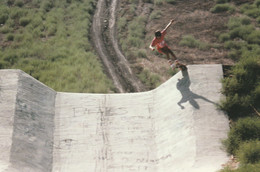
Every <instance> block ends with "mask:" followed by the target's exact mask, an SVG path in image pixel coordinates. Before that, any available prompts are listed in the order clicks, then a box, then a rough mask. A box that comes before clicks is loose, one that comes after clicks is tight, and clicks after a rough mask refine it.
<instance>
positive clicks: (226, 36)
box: [218, 33, 230, 42]
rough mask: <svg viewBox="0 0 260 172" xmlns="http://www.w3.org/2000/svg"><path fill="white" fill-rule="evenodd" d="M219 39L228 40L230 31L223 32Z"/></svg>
mask: <svg viewBox="0 0 260 172" xmlns="http://www.w3.org/2000/svg"><path fill="white" fill-rule="evenodd" d="M218 39H219V41H220V42H226V41H228V40H229V39H230V35H229V33H222V34H220V35H219V37H218Z"/></svg>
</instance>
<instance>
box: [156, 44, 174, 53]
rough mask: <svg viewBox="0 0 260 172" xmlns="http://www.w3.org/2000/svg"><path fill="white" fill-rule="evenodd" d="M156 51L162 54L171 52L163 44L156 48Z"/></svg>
mask: <svg viewBox="0 0 260 172" xmlns="http://www.w3.org/2000/svg"><path fill="white" fill-rule="evenodd" d="M157 50H158V52H159V53H162V54H169V53H171V50H170V48H169V47H168V46H167V45H166V46H164V47H163V48H157Z"/></svg>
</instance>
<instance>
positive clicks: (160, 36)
mask: <svg viewBox="0 0 260 172" xmlns="http://www.w3.org/2000/svg"><path fill="white" fill-rule="evenodd" d="M173 22H174V20H171V21H170V23H169V24H168V25H167V26H166V27H165V28H164V29H163V30H162V31H159V30H157V31H156V32H155V37H154V38H153V41H152V43H151V44H150V46H149V48H150V49H151V50H153V51H154V50H155V48H153V47H156V49H157V51H158V52H159V53H162V54H165V55H166V56H167V59H168V60H169V61H168V62H169V64H170V66H171V68H172V69H173V70H174V69H175V67H177V68H180V69H181V70H186V69H187V67H186V66H185V65H184V64H181V63H179V61H178V60H177V57H176V55H175V54H174V53H173V52H172V50H171V49H170V48H169V47H168V45H167V44H166V42H165V40H164V36H165V35H166V30H167V29H168V28H169V27H170V26H171V24H172V23H173ZM170 55H171V56H172V57H173V60H172V59H171V58H170Z"/></svg>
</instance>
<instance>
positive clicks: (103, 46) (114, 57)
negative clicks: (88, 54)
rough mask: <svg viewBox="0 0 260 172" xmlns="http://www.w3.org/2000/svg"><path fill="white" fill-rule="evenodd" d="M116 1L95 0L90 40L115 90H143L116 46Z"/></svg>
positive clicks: (142, 86)
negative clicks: (96, 0)
mask: <svg viewBox="0 0 260 172" xmlns="http://www.w3.org/2000/svg"><path fill="white" fill-rule="evenodd" d="M117 3H118V2H117V0H112V1H109V2H108V1H105V0H99V1H98V2H97V6H96V12H95V15H94V18H93V25H92V31H93V36H92V40H93V42H94V45H95V48H96V51H97V52H98V54H99V56H100V58H101V60H102V62H103V65H104V67H105V69H106V71H107V74H108V75H109V76H110V77H111V79H112V81H113V82H114V85H115V87H116V89H117V92H121V93H122V92H140V91H144V90H145V87H144V85H143V84H142V83H141V82H140V81H139V79H138V78H137V77H136V76H135V74H134V73H133V72H132V69H131V68H130V64H129V63H128V61H127V60H126V58H125V57H124V55H123V53H122V52H121V51H120V49H119V46H118V42H117V38H116V25H115V22H116V7H117ZM108 9H109V10H108Z"/></svg>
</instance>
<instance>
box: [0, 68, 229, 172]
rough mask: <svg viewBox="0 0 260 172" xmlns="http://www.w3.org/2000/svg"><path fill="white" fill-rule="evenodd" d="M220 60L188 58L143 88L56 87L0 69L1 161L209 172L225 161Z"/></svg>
mask: <svg viewBox="0 0 260 172" xmlns="http://www.w3.org/2000/svg"><path fill="white" fill-rule="evenodd" d="M222 75H223V73H222V66H221V65H192V66H188V71H187V72H179V73H177V74H176V75H175V76H173V77H172V78H171V79H169V80H168V81H167V82H165V83H164V84H162V85H161V86H159V87H158V88H156V89H154V90H152V91H148V92H142V93H125V94H82V93H61V92H58V93H56V92H55V91H53V90H51V89H49V88H48V87H46V86H44V85H43V84H41V83H40V82H38V81H36V80H35V79H33V78H31V77H30V76H28V75H27V74H24V73H23V72H22V71H19V70H1V71H0V108H1V112H0V124H1V125H0V127H1V129H0V139H1V142H0V148H1V149H2V150H3V151H2V152H3V153H2V154H0V169H1V168H2V169H3V170H6V171H8V172H9V171H26V172H28V171H41V172H48V171H50V172H51V171H52V172H127V171H131V172H132V171H138V172H143V171H147V172H183V171H186V172H203V171H205V172H214V171H217V170H219V169H221V168H222V166H221V165H222V164H224V163H226V162H227V161H228V157H227V155H226V153H225V152H224V151H223V150H221V147H222V145H221V140H222V139H225V138H226V135H227V132H228V130H229V126H228V119H227V117H226V116H225V115H224V114H223V112H221V111H219V110H217V108H216V104H217V103H218V102H219V100H220V97H221V94H220V89H221V82H220V80H221V78H222Z"/></svg>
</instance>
